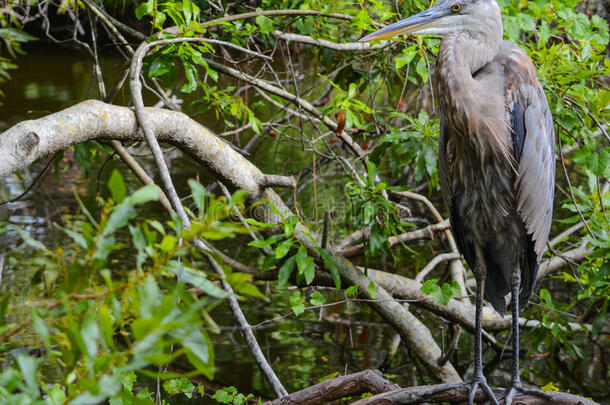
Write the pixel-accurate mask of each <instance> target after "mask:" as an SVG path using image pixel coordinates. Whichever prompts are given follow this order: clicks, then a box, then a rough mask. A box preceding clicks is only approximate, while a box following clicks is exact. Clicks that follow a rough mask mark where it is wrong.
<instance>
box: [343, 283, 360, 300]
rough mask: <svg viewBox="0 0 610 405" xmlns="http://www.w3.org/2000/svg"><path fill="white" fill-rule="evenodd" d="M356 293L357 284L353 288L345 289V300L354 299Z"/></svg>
mask: <svg viewBox="0 0 610 405" xmlns="http://www.w3.org/2000/svg"><path fill="white" fill-rule="evenodd" d="M357 293H358V284H354V285H353V286H351V287H349V288H346V289H345V296H346V297H347V298H354V297H355V296H356V294H357Z"/></svg>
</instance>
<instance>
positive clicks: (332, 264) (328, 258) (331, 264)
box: [318, 248, 341, 289]
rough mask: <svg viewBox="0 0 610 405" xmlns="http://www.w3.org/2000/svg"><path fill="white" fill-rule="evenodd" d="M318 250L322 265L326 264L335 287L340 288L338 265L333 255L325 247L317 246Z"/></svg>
mask: <svg viewBox="0 0 610 405" xmlns="http://www.w3.org/2000/svg"><path fill="white" fill-rule="evenodd" d="M318 252H320V257H321V258H322V262H323V263H324V266H326V269H327V270H328V271H329V272H330V275H331V277H332V278H333V282H334V283H335V287H336V288H337V289H341V276H340V275H339V265H338V264H337V262H336V261H335V257H334V256H333V254H332V253H331V252H330V251H329V250H327V249H322V248H318Z"/></svg>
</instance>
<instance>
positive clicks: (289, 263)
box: [277, 256, 297, 287]
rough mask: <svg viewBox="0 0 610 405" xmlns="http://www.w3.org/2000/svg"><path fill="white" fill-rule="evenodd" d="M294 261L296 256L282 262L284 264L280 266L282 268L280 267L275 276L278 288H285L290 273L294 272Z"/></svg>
mask: <svg viewBox="0 0 610 405" xmlns="http://www.w3.org/2000/svg"><path fill="white" fill-rule="evenodd" d="M296 259H297V257H296V256H292V257H290V258H289V259H288V260H286V261H285V262H284V264H282V267H280V270H279V272H278V275H277V279H278V283H279V285H280V287H283V286H285V285H286V283H287V282H288V280H289V279H290V275H291V274H292V271H293V270H294V265H295V263H296Z"/></svg>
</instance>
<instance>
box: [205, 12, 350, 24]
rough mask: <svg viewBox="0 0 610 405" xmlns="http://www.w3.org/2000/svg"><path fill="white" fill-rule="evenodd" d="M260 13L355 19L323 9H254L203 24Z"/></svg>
mask: <svg viewBox="0 0 610 405" xmlns="http://www.w3.org/2000/svg"><path fill="white" fill-rule="evenodd" d="M259 15H264V16H286V15H290V16H292V15H298V16H308V15H315V16H320V17H328V18H336V19H338V20H346V21H351V20H353V19H354V17H353V16H351V15H348V14H341V13H325V12H323V11H316V10H261V11H252V12H250V13H243V14H235V15H228V16H226V17H221V18H216V19H215V20H210V21H206V22H204V23H202V24H201V25H202V26H203V27H207V26H210V25H216V24H220V23H223V22H231V21H236V20H245V19H248V18H255V17H258V16H259Z"/></svg>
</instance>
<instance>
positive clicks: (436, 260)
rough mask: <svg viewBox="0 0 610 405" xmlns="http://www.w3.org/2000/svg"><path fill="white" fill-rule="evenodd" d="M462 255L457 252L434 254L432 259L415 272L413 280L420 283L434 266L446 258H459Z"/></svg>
mask: <svg viewBox="0 0 610 405" xmlns="http://www.w3.org/2000/svg"><path fill="white" fill-rule="evenodd" d="M461 257H462V256H461V255H460V254H459V253H453V252H452V253H442V254H440V255H438V256H436V257H435V258H434V259H432V260H430V262H429V263H428V264H427V265H426V267H424V268H423V269H422V270H421V271H420V272H419V273H417V277H415V281H417V282H418V283H421V282H422V281H423V280H424V278H426V276H427V275H428V274H429V273H430V272H431V271H432V270H434V268H435V267H436V266H437V265H439V264H440V263H442V262H446V261H448V260H459V259H460V258H461Z"/></svg>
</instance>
